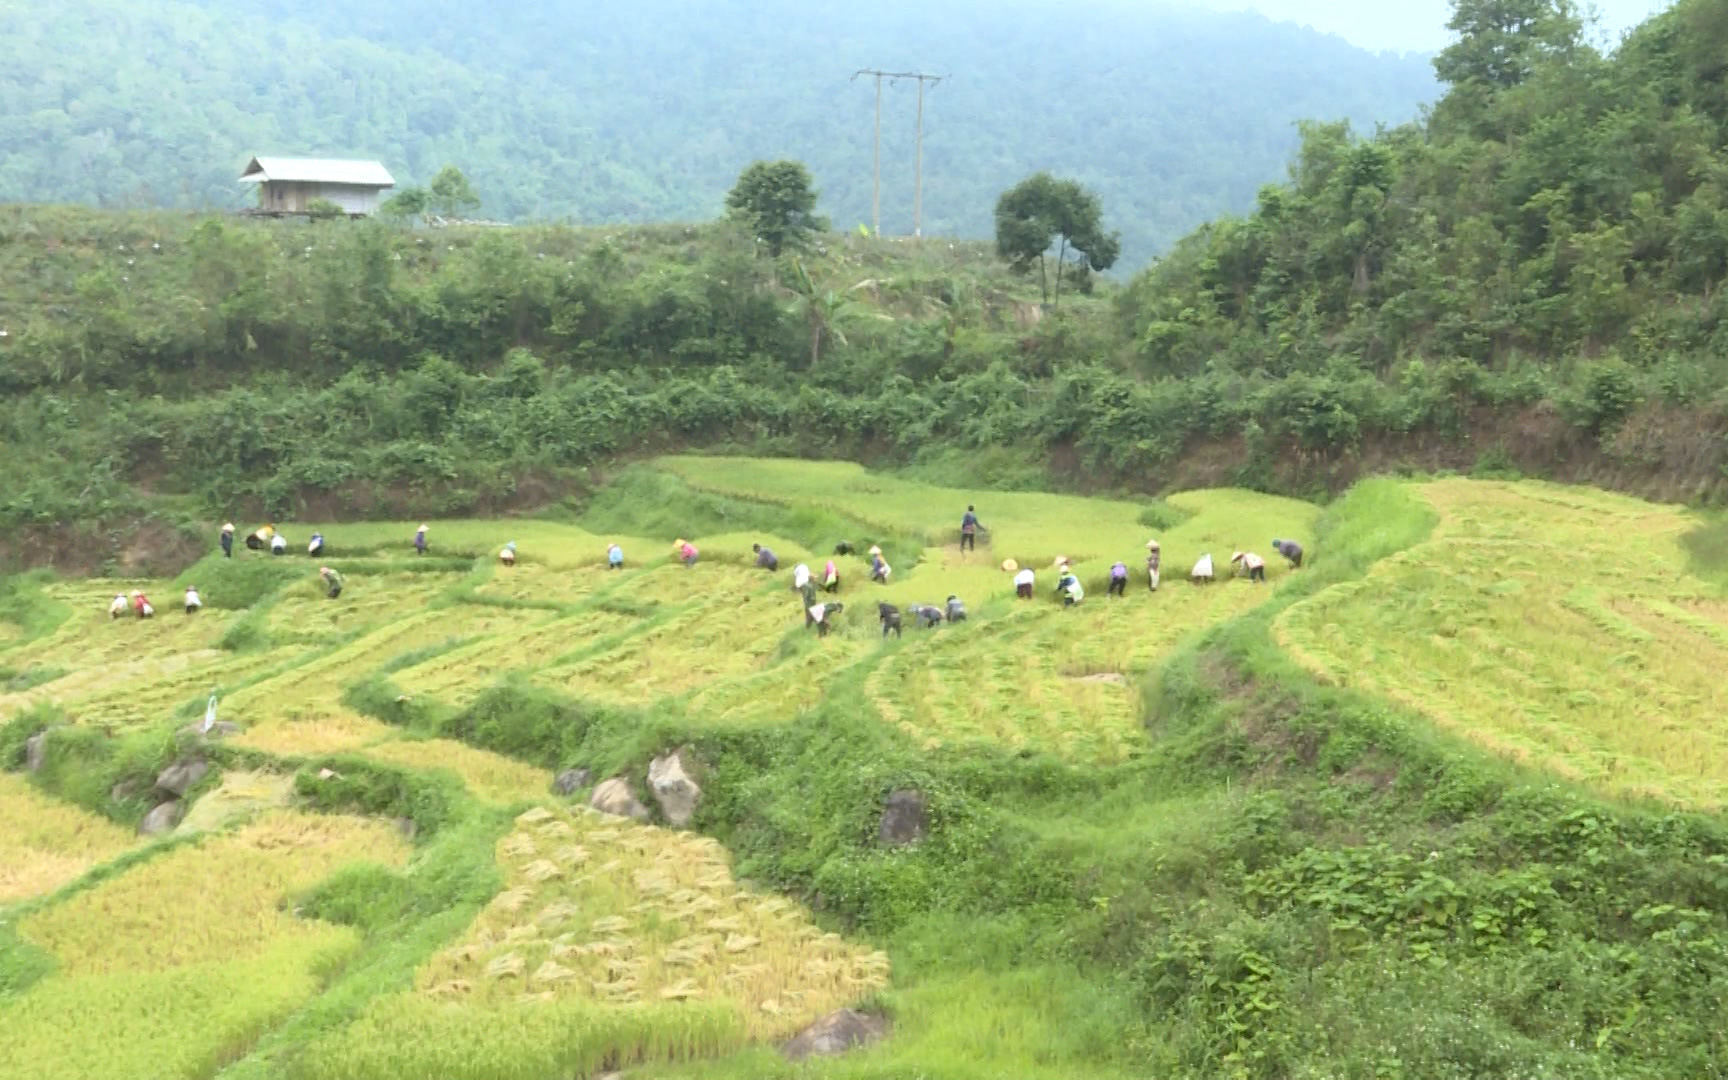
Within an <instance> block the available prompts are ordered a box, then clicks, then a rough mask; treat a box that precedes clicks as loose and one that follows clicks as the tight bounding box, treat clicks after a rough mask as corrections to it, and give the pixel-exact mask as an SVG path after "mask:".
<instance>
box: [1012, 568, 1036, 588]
mask: <svg viewBox="0 0 1728 1080" xmlns="http://www.w3.org/2000/svg"><path fill="white" fill-rule="evenodd" d="M1037 580H1038V575H1036V574H1034V573H1033V572H1032V570H1031V569H1030V568H1028V569H1025V570H1022V571H1020V572H1019V573H1018V574H1015V575H1014V584H1016V585H1030V584H1032V583H1033V582H1034V581H1037Z"/></svg>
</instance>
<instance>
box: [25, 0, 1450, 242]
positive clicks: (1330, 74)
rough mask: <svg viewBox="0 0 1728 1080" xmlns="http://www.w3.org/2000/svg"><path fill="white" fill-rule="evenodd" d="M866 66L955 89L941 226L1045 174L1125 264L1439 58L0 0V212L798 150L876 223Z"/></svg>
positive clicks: (675, 213) (1098, 7) (848, 26)
mask: <svg viewBox="0 0 1728 1080" xmlns="http://www.w3.org/2000/svg"><path fill="white" fill-rule="evenodd" d="M863 67H883V68H888V69H892V70H910V69H922V70H924V71H928V72H933V73H937V74H942V75H947V76H950V78H949V79H948V81H946V82H944V83H943V84H941V85H940V86H938V87H936V88H935V89H933V90H932V91H930V93H929V96H928V99H927V103H926V104H927V109H926V117H925V119H926V145H925V151H926V191H925V231H926V232H927V233H934V234H958V235H966V236H985V235H988V233H989V230H990V212H991V207H992V204H993V203H994V200H995V198H996V196H997V194H999V193H1000V192H1001V191H1002V190H1003V189H1004V188H1006V187H1008V186H1009V185H1011V184H1013V183H1014V182H1015V181H1017V180H1019V179H1020V178H1021V177H1023V176H1024V175H1026V174H1027V173H1029V172H1032V171H1034V170H1036V169H1040V168H1049V169H1052V170H1055V171H1058V172H1061V173H1063V174H1066V175H1072V176H1075V177H1078V178H1080V179H1081V180H1083V181H1085V182H1086V183H1088V184H1089V185H1090V186H1092V187H1093V188H1094V189H1096V190H1097V191H1098V192H1099V193H1100V194H1101V195H1102V196H1103V197H1104V200H1105V204H1106V206H1107V208H1108V210H1109V213H1110V216H1111V218H1112V220H1113V223H1114V224H1115V225H1117V226H1119V227H1120V228H1121V229H1122V230H1123V234H1124V241H1125V243H1124V247H1125V264H1126V265H1130V266H1132V265H1137V264H1139V263H1141V262H1143V261H1144V260H1145V258H1146V257H1147V256H1148V255H1149V254H1150V253H1151V252H1152V251H1154V250H1155V249H1157V248H1159V247H1161V246H1163V245H1166V244H1168V243H1169V242H1170V241H1172V240H1174V239H1175V238H1176V237H1177V236H1179V235H1181V233H1183V232H1185V231H1187V230H1188V229H1190V228H1192V227H1194V226H1195V225H1197V224H1198V223H1200V222H1201V221H1204V220H1206V219H1207V218H1209V217H1212V216H1215V215H1216V214H1218V213H1220V212H1223V211H1225V210H1231V209H1237V210H1240V209H1245V208H1246V207H1247V206H1248V205H1250V203H1251V201H1252V199H1253V195H1254V192H1255V190H1256V189H1257V188H1258V187H1259V186H1260V185H1261V184H1262V183H1264V182H1266V181H1268V180H1272V179H1276V178H1278V177H1279V176H1280V175H1282V172H1283V168H1284V165H1285V162H1286V160H1287V159H1288V155H1289V153H1290V151H1291V149H1292V148H1293V147H1294V145H1295V142H1296V132H1295V128H1294V124H1295V122H1296V121H1298V120H1303V119H1310V118H1317V119H1327V120H1331V119H1340V118H1345V117H1348V118H1350V119H1351V120H1352V121H1353V122H1354V123H1355V125H1356V126H1357V127H1358V128H1359V129H1361V130H1372V129H1373V127H1374V125H1375V124H1376V123H1378V122H1382V121H1387V122H1395V121H1401V120H1405V119H1408V118H1409V117H1411V116H1412V115H1413V114H1414V113H1415V111H1416V109H1417V107H1418V105H1419V104H1420V103H1421V102H1423V101H1426V100H1429V99H1430V98H1431V97H1432V96H1433V92H1434V82H1433V77H1432V72H1431V70H1430V68H1429V66H1428V62H1427V60H1426V59H1424V58H1418V57H1415V56H1405V57H1398V56H1391V55H1374V54H1370V53H1367V52H1364V51H1362V50H1359V49H1355V48H1353V47H1351V46H1349V45H1347V44H1346V43H1344V42H1343V41H1341V40H1340V39H1337V38H1333V37H1326V36H1322V35H1319V34H1316V33H1314V32H1312V31H1308V30H1304V29H1300V28H1297V27H1294V26H1289V25H1283V24H1275V23H1272V22H1269V21H1267V20H1266V19H1264V18H1262V17H1259V16H1254V15H1243V14H1221V13H1213V12H1204V11H1189V10H1180V9H1165V8H1161V7H1154V6H1147V7H1142V6H1139V5H1127V4H1120V3H1111V2H1109V0H1092V2H1091V3H1082V4H1062V5H1056V4H1038V5H1033V4H1026V3H1009V4H993V3H985V2H983V0H954V2H950V3H943V4H934V5H925V4H919V3H915V2H913V0H888V2H885V3H882V4H875V5H850V6H844V5H808V4H796V3H792V2H791V0H764V2H758V3H749V2H744V0H717V2H707V3H696V2H691V0H644V2H641V3H631V4H602V3H597V2H593V0H551V2H544V3H541V2H530V0H500V2H498V3H495V4H491V5H488V6H487V8H486V10H485V12H484V14H483V15H481V14H479V13H478V12H477V10H476V9H475V8H474V7H473V6H472V5H470V4H464V3H457V2H455V0H408V2H405V3H396V4H382V3H376V2H363V3H337V2H335V0H296V2H294V3H288V2H286V0H190V2H188V0H170V2H164V3H154V4H149V5H138V4H129V3H125V2H124V0H63V2H57V3H53V4H39V3H33V2H30V0H0V138H3V139H4V145H5V146H6V147H7V151H8V152H7V154H6V157H5V160H4V161H0V199H9V200H30V201H44V200H76V201H81V202H88V203H95V204H102V205H133V206H137V205H171V206H195V207H196V206H229V205H238V204H240V203H241V202H242V201H243V200H244V199H245V198H246V197H247V195H248V192H247V191H246V190H245V189H241V188H240V187H239V186H237V185H236V184H235V183H234V177H235V176H236V175H238V169H239V167H240V165H241V164H243V162H244V160H245V158H246V157H247V155H249V154H252V153H260V152H273V153H282V154H302V153H304V154H314V153H318V154H325V153H327V154H355V155H367V156H377V157H381V158H383V159H384V160H385V162H386V164H388V165H389V166H390V167H391V168H392V169H393V170H394V171H395V172H396V174H397V176H398V178H399V179H400V180H402V181H404V182H424V181H425V180H427V179H428V178H429V177H430V175H431V174H432V172H434V171H435V170H436V169H437V168H438V167H439V166H441V165H443V164H445V163H446V162H453V163H456V164H458V165H460V166H462V167H463V168H464V169H466V170H467V171H468V172H469V174H470V175H472V176H473V177H474V178H475V180H476V183H477V185H478V187H479V188H480V190H481V192H482V194H483V196H485V198H486V206H485V211H486V212H487V213H488V214H490V215H493V216H499V217H506V218H516V219H520V218H539V219H559V218H566V217H567V218H571V219H575V220H579V221H592V222H611V221H650V220H697V219H704V218H708V217H711V216H713V215H714V214H716V213H718V211H719V208H720V201H721V196H722V195H723V193H724V192H725V190H726V189H727V187H728V186H729V185H730V183H731V182H732V180H733V179H734V178H735V177H736V176H737V174H738V172H739V171H740V169H742V168H743V166H744V165H746V164H748V163H749V162H750V161H751V160H753V159H756V158H761V157H777V156H790V157H796V158H799V159H802V160H804V161H806V162H807V163H809V165H810V166H811V169H812V171H813V172H814V173H815V176H816V180H817V184H818V186H819V187H820V188H821V190H822V192H823V204H822V208H823V210H824V211H825V212H827V213H828V214H830V215H831V217H832V218H833V220H834V222H835V224H836V225H837V226H839V227H842V228H850V227H852V226H854V225H856V224H858V223H859V222H864V221H868V220H869V217H870V187H871V180H870V168H871V122H872V116H873V100H874V98H873V93H872V87H871V86H870V85H869V82H868V80H859V81H858V82H855V83H854V82H850V81H849V77H850V76H851V74H852V73H853V72H854V71H855V70H857V69H859V68H863ZM915 100H916V99H915V93H914V88H913V87H912V86H911V85H909V84H903V85H900V86H897V87H891V88H889V90H888V91H887V94H886V104H885V109H884V112H885V120H884V132H883V141H884V147H883V156H884V165H883V225H884V229H885V231H887V232H890V233H901V234H903V233H907V232H909V231H910V229H911V225H912V189H913V177H912V172H913V170H912V158H913V145H912V144H913V138H912V135H913V129H914V119H915V117H914V110H915Z"/></svg>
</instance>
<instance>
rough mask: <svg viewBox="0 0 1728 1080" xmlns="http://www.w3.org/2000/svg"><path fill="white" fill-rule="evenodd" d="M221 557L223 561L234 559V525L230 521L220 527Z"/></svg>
mask: <svg viewBox="0 0 1728 1080" xmlns="http://www.w3.org/2000/svg"><path fill="white" fill-rule="evenodd" d="M222 557H223V558H224V559H232V558H233V557H234V523H233V522H232V521H230V522H229V523H228V524H226V525H224V526H222Z"/></svg>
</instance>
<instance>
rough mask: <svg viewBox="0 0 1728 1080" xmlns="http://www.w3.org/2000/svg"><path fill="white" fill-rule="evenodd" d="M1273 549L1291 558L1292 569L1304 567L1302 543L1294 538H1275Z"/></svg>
mask: <svg viewBox="0 0 1728 1080" xmlns="http://www.w3.org/2000/svg"><path fill="white" fill-rule="evenodd" d="M1272 550H1273V551H1276V552H1277V553H1278V554H1280V555H1282V556H1284V557H1285V558H1286V559H1289V560H1290V569H1292V570H1300V569H1302V545H1301V544H1298V543H1297V542H1296V541H1294V540H1273V541H1272Z"/></svg>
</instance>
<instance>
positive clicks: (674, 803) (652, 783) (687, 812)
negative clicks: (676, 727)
mask: <svg viewBox="0 0 1728 1080" xmlns="http://www.w3.org/2000/svg"><path fill="white" fill-rule="evenodd" d="M692 766H693V755H691V753H690V748H689V747H685V748H684V749H682V750H678V751H675V752H673V753H670V754H667V755H666V756H665V757H657V758H655V759H654V760H653V761H650V762H649V763H648V786H649V788H650V789H652V790H653V792H654V801H655V802H657V803H659V804H660V810H661V812H663V813H664V814H665V815H666V820H667V821H668V822H670V823H671V824H672V825H673V826H674V827H675V828H679V829H682V828H683V827H684V826H686V825H688V824H690V819H691V818H692V817H694V816H695V815H696V804H697V803H699V802H701V801H702V788H701V787H700V786H698V785H697V783H696V780H695V777H693V776H692V775H691V773H692V772H693V771H694V770H693V768H692Z"/></svg>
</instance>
